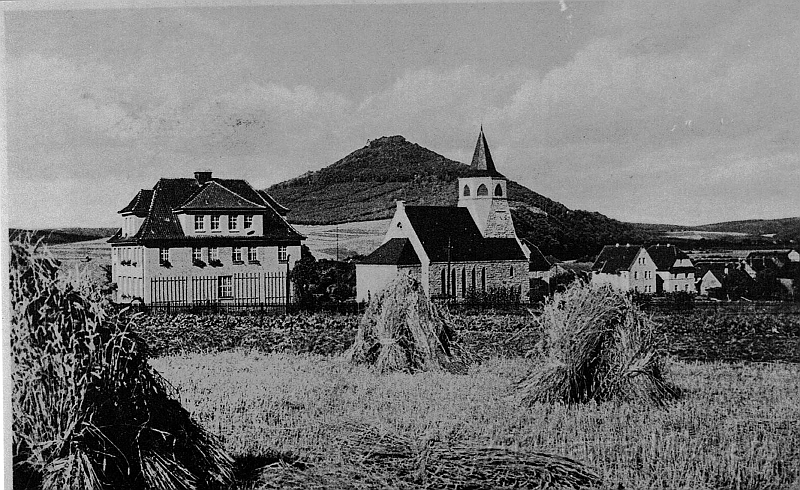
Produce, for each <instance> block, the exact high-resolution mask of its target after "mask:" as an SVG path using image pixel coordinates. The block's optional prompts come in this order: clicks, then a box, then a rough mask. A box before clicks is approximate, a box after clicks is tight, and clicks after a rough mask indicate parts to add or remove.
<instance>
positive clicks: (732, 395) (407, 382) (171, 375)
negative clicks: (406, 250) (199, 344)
mask: <svg viewBox="0 0 800 490" xmlns="http://www.w3.org/2000/svg"><path fill="white" fill-rule="evenodd" d="M532 363H533V361H531V360H527V359H522V358H518V359H503V358H495V359H493V360H490V361H488V362H485V363H483V364H482V365H479V366H475V367H473V368H472V369H471V371H470V373H469V374H468V375H466V376H459V375H452V374H447V373H442V372H438V373H418V374H415V375H409V374H402V373H395V374H390V375H377V374H375V373H373V372H372V371H370V370H369V369H368V368H367V367H363V366H350V365H349V364H348V363H346V362H344V361H343V360H342V359H341V358H338V357H325V356H317V355H294V354H262V353H259V352H251V351H248V352H245V351H232V352H224V353H208V354H189V355H185V356H171V357H163V358H160V359H156V360H154V361H153V365H154V367H156V368H157V369H158V370H159V371H160V372H161V373H163V375H164V376H165V377H166V378H167V379H168V380H170V382H171V383H172V384H173V385H174V386H175V387H176V388H177V389H178V390H179V392H180V394H181V401H182V403H183V405H184V407H186V408H187V409H189V411H190V412H192V413H193V415H194V417H195V418H196V419H197V420H198V421H199V422H200V423H201V424H202V425H203V426H204V427H206V428H207V429H208V430H210V431H211V432H213V433H215V434H217V435H218V436H220V437H221V438H222V440H223V443H224V445H225V447H226V449H227V450H228V451H230V452H231V453H233V454H235V455H238V456H240V457H250V458H254V457H259V456H262V457H266V456H269V455H275V454H276V453H284V454H285V453H292V454H295V455H297V456H301V457H302V456H304V455H310V454H316V453H318V452H319V449H318V448H322V450H323V453H322V458H323V460H324V461H323V462H326V463H327V464H336V462H337V461H340V460H341V458H342V454H341V453H340V452H339V450H338V449H337V448H338V445H336V444H335V443H334V441H335V437H336V434H335V433H332V432H331V431H329V430H326V429H325V427H330V426H331V425H334V426H335V425H340V424H348V423H354V424H368V425H371V426H375V427H378V428H380V429H381V430H385V431H389V432H391V433H396V434H398V435H399V436H403V437H408V438H411V439H414V440H420V439H422V438H426V437H431V434H434V435H435V437H437V438H439V439H441V440H446V441H450V442H453V443H459V444H470V445H480V444H487V445H499V446H505V447H511V448H517V449H523V450H532V451H543V452H548V453H551V454H558V455H561V456H566V457H569V458H573V459H575V460H577V461H580V462H582V463H584V464H586V465H588V466H589V467H590V468H593V469H594V470H595V471H596V472H598V473H599V474H600V475H601V476H602V478H603V480H604V486H603V488H609V489H612V488H613V489H616V488H620V485H621V488H636V489H639V488H642V489H646V488H686V489H689V488H691V489H705V488H707V489H734V488H739V489H764V488H798V487H800V423H798V421H799V420H800V366H798V365H793V364H742V363H739V364H721V363H677V364H675V365H674V366H673V367H672V370H673V375H674V377H675V380H676V382H677V383H679V384H680V385H681V386H682V388H684V390H685V392H686V396H685V397H684V399H682V400H680V401H677V402H674V403H672V404H670V405H668V406H667V408H663V409H658V408H650V407H645V406H640V405H632V404H620V405H617V404H602V405H597V404H593V403H590V404H587V405H582V406H577V407H571V408H569V407H564V406H561V405H543V404H539V405H534V406H533V407H531V408H525V407H523V406H521V405H518V404H516V403H515V402H513V401H512V397H510V394H511V393H512V392H513V387H512V383H513V381H514V380H516V379H517V378H518V377H519V376H520V375H521V374H522V373H524V372H526V371H527V370H529V369H531V368H532V367H533V366H532ZM265 455H266V456H265ZM251 487H252V486H251ZM251 487H248V488H251ZM254 488H258V486H257V485H256V486H255V487H254Z"/></svg>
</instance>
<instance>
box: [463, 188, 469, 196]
mask: <svg viewBox="0 0 800 490" xmlns="http://www.w3.org/2000/svg"><path fill="white" fill-rule="evenodd" d="M469 195H470V192H469V186H468V185H465V186H464V196H469Z"/></svg>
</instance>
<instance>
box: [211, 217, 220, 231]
mask: <svg viewBox="0 0 800 490" xmlns="http://www.w3.org/2000/svg"><path fill="white" fill-rule="evenodd" d="M211 231H219V215H216V216H213V215H212V216H211Z"/></svg>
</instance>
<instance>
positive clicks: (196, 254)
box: [192, 247, 203, 262]
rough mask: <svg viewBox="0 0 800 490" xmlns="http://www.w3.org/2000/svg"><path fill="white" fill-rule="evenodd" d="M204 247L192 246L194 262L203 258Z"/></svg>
mask: <svg viewBox="0 0 800 490" xmlns="http://www.w3.org/2000/svg"><path fill="white" fill-rule="evenodd" d="M202 253H203V249H202V248H200V247H192V262H195V261H197V262H199V261H201V260H203V255H202Z"/></svg>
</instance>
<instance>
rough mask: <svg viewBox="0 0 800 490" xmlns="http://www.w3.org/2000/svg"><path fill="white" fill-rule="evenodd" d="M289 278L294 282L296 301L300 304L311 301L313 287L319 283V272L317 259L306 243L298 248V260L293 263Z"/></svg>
mask: <svg viewBox="0 0 800 490" xmlns="http://www.w3.org/2000/svg"><path fill="white" fill-rule="evenodd" d="M290 278H291V280H292V282H293V283H294V287H295V291H296V292H297V299H298V302H299V303H300V304H309V303H313V301H314V296H313V292H314V288H315V287H316V285H317V284H319V272H318V271H317V259H316V258H315V257H314V255H313V254H312V253H311V250H310V249H309V248H308V247H307V246H306V245H303V246H302V247H301V249H300V260H298V261H297V263H295V265H294V268H293V269H292V271H291V273H290Z"/></svg>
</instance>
